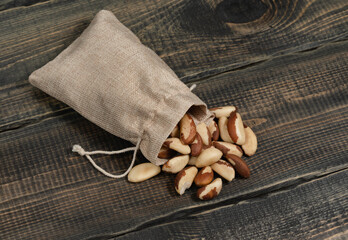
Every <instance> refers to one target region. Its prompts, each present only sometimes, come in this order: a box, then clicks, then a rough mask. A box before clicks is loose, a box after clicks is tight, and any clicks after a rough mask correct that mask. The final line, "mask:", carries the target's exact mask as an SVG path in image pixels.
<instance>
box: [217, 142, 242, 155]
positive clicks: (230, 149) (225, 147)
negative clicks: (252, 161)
mask: <svg viewBox="0 0 348 240" xmlns="http://www.w3.org/2000/svg"><path fill="white" fill-rule="evenodd" d="M213 146H214V147H216V148H217V149H219V150H220V151H221V152H222V153H223V154H224V155H227V154H234V155H237V156H238V157H241V156H243V150H242V149H241V148H240V147H239V146H237V145H235V144H233V143H227V142H219V141H214V142H213Z"/></svg>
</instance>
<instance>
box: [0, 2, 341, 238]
mask: <svg viewBox="0 0 348 240" xmlns="http://www.w3.org/2000/svg"><path fill="white" fill-rule="evenodd" d="M101 9H107V10H110V11H112V12H113V13H114V14H115V15H116V16H117V18H118V19H119V20H120V21H121V22H122V23H123V24H124V25H126V26H127V27H129V28H130V29H131V30H132V31H133V32H134V33H135V34H136V35H137V36H138V37H139V38H140V40H141V41H142V42H143V43H144V44H145V45H146V46H148V47H150V48H151V49H153V50H154V51H155V52H156V53H157V54H158V55H159V56H160V57H161V58H162V59H163V60H164V61H165V62H166V63H167V64H168V65H169V66H170V67H171V68H172V69H173V70H174V71H175V72H176V73H177V74H178V76H179V77H180V79H181V80H182V81H183V82H185V83H186V84H188V85H190V84H192V83H196V84H197V85H198V87H197V88H196V89H195V90H194V91H195V93H196V94H197V95H198V96H199V97H200V98H201V99H202V100H204V101H205V102H206V103H207V104H208V105H209V106H210V107H215V106H222V105H228V104H234V105H236V106H238V107H239V109H240V112H241V113H242V117H243V119H247V120H248V121H247V122H248V123H249V124H250V125H251V126H252V127H253V129H254V131H255V132H256V134H257V136H258V140H259V149H258V152H257V154H256V155H255V156H253V157H251V158H245V160H246V162H247V163H248V164H249V165H250V168H251V171H252V176H251V178H250V179H248V180H243V179H235V180H233V181H232V182H231V183H230V184H225V185H224V187H223V190H222V192H221V194H220V195H219V197H218V198H216V199H214V200H213V201H208V202H202V201H198V200H197V199H196V198H195V197H194V194H195V190H196V189H195V188H193V189H192V190H190V191H188V192H187V193H186V194H185V195H184V196H181V197H180V196H178V195H177V194H176V192H175V190H174V187H173V179H174V176H172V175H168V174H163V173H161V174H160V175H159V176H157V177H155V178H153V179H150V180H148V181H146V182H144V183H141V184H131V183H128V182H127V180H126V179H121V180H114V179H110V178H106V177H105V176H103V175H102V174H100V173H99V172H97V171H96V170H95V169H94V168H92V167H91V165H90V164H89V162H88V161H87V160H86V159H84V158H82V157H79V156H77V155H76V154H74V153H72V152H71V146H72V145H73V144H76V143H80V144H81V145H82V146H84V147H85V148H86V149H105V150H117V149H121V148H124V147H126V146H130V145H131V144H130V143H128V142H126V141H124V140H122V139H119V138H117V137H115V136H112V135H111V134H109V133H107V132H105V131H103V130H102V129H100V128H98V127H97V126H95V125H94V124H92V123H90V122H89V121H87V120H86V119H84V118H83V117H81V116H80V115H79V114H77V113H76V112H75V111H73V110H72V109H70V108H69V107H68V106H66V105H65V104H63V103H61V102H58V101H57V100H55V99H54V98H52V97H50V96H48V95H46V94H45V93H43V92H41V91H40V90H38V89H36V88H34V87H32V86H31V85H30V84H29V83H28V80H27V79H28V76H29V75H30V73H31V72H33V71H34V70H35V69H37V68H39V67H41V66H43V65H45V64H46V63H47V62H48V61H50V60H52V59H53V58H55V57H56V56H57V55H58V54H59V53H60V52H61V51H62V50H63V49H64V48H66V47H67V46H68V45H69V44H70V43H71V42H72V41H73V40H74V39H76V38H77V37H78V36H79V35H80V34H81V32H82V31H83V30H84V29H85V28H86V27H87V26H88V24H89V23H90V21H91V20H92V18H93V17H94V15H95V14H96V13H97V12H98V11H99V10H101ZM347 66H348V2H347V1H346V0H330V1H327V0H296V1H295V0H293V1H291V0H223V1H221V0H219V1H213V0H194V1H189V0H187V1H182V0H175V1H174V0H162V1H156V0H129V1H128V0H127V1H111V0H89V1H85V0H76V1H71V0H51V1H48V0H2V1H0V101H1V102H0V103H1V105H0V106H1V116H0V166H1V167H0V183H1V185H0V239H111V238H114V237H118V238H120V239H202V238H204V239H311V238H312V239H345V238H348V214H347V209H348V191H347V188H348V138H347V135H348V111H347V110H348V87H347V83H348V67H347ZM130 158H131V153H126V154H122V155H120V156H113V157H103V156H100V157H97V158H96V159H97V163H98V164H99V165H101V166H102V167H104V168H105V169H107V170H108V171H110V172H112V173H116V174H117V173H121V172H123V171H124V170H125V169H126V168H127V167H128V164H129V160H130ZM143 161H145V159H144V157H142V156H141V154H139V155H138V159H137V162H138V163H139V162H143Z"/></svg>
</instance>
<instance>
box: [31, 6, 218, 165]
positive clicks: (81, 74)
mask: <svg viewBox="0 0 348 240" xmlns="http://www.w3.org/2000/svg"><path fill="white" fill-rule="evenodd" d="M29 81H30V83H31V84H33V85H34V86H36V87H38V88H39V89H41V90H43V91H44V92H46V93H48V94H49V95H51V96H53V97H55V98H57V99H58V100H60V101H62V102H64V103H66V104H68V105H69V106H71V107H72V108H73V109H75V110H76V111H77V112H79V113H80V114H81V115H82V116H84V117H86V118H87V119H89V120H90V121H92V122H93V123H95V124H97V125H98V126H100V127H102V128H103V129H105V130H106V131H108V132H110V133H112V134H114V135H116V136H118V137H120V138H123V139H125V140H128V141H130V142H132V143H133V144H135V143H136V142H137V140H138V138H139V137H141V139H142V140H141V144H140V150H141V152H142V153H143V154H144V156H145V157H146V158H147V159H148V160H149V161H151V162H152V163H154V164H156V165H160V164H163V163H164V162H165V161H166V160H163V159H159V158H157V154H158V152H159V149H160V147H161V145H162V143H163V142H164V141H165V139H166V138H167V137H168V135H169V134H170V132H171V130H172V129H173V128H174V126H175V125H176V124H177V123H178V122H179V121H180V119H181V118H182V116H183V115H184V114H185V112H187V111H188V110H189V111H190V113H191V114H192V116H193V118H194V120H195V122H196V123H198V122H202V121H204V122H206V123H209V122H210V121H211V119H212V115H211V113H210V112H209V111H208V110H207V107H206V105H205V104H204V102H202V101H201V100H200V99H199V98H198V97H197V96H196V95H195V94H193V93H192V92H191V91H190V90H189V89H188V87H187V86H186V85H185V84H183V83H182V82H181V81H180V80H179V79H178V77H177V76H176V75H175V73H174V72H173V71H172V70H171V69H170V68H169V67H168V66H167V64H166V63H165V62H163V61H162V60H161V58H160V57H158V56H157V55H156V54H155V53H154V52H153V51H152V50H151V49H149V48H147V47H146V46H144V45H143V44H142V43H141V42H140V41H139V39H138V38H137V37H136V36H135V35H134V34H133V33H132V32H131V31H130V30H129V29H128V28H126V27H125V26H124V25H122V23H120V22H119V21H118V20H117V19H116V17H115V16H114V15H113V14H112V13H111V12H109V11H105V10H102V11H100V12H99V13H98V14H97V15H96V16H95V18H94V19H93V21H92V22H91V24H90V25H89V26H88V28H87V29H86V30H85V31H84V32H83V33H82V34H81V36H80V37H79V38H77V39H76V40H75V41H74V42H73V43H72V44H71V45H70V46H69V47H68V48H66V49H65V50H64V51H63V52H62V53H60V54H59V55H58V56H57V57H56V58H55V59H54V60H52V61H51V62H49V63H47V64H46V65H45V66H43V67H42V68H40V69H38V70H36V71H35V72H33V73H32V74H31V75H30V77H29Z"/></svg>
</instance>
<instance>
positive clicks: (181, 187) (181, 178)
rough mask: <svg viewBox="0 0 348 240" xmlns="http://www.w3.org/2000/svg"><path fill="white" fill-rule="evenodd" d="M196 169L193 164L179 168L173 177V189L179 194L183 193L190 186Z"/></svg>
mask: <svg viewBox="0 0 348 240" xmlns="http://www.w3.org/2000/svg"><path fill="white" fill-rule="evenodd" d="M197 172H198V169H197V168H196V167H194V166H190V167H187V168H184V169H183V170H181V171H180V172H179V173H178V174H177V175H176V177H175V180H174V185H175V190H176V191H177V193H179V194H180V195H183V194H184V192H185V190H186V189H188V188H190V187H191V185H192V182H193V179H194V178H195V176H196V174H197Z"/></svg>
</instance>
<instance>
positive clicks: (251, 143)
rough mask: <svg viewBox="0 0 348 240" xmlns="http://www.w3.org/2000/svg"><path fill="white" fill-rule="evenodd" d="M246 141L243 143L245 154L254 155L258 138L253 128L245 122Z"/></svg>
mask: <svg viewBox="0 0 348 240" xmlns="http://www.w3.org/2000/svg"><path fill="white" fill-rule="evenodd" d="M244 132H245V143H244V144H243V145H242V148H243V151H244V153H245V155H247V156H252V155H254V154H255V152H256V149H257V138H256V135H255V133H254V132H253V130H252V129H251V128H250V127H248V126H247V125H245V124H244Z"/></svg>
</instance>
